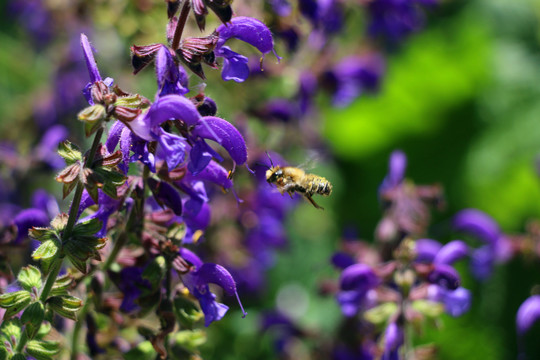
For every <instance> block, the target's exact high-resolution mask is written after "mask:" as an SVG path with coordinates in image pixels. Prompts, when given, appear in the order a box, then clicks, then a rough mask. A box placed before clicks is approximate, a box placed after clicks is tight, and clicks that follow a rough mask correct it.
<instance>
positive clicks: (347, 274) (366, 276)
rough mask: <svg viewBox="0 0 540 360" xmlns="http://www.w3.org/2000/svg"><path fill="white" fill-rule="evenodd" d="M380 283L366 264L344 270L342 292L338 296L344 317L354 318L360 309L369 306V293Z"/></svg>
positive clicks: (355, 265) (341, 281)
mask: <svg viewBox="0 0 540 360" xmlns="http://www.w3.org/2000/svg"><path fill="white" fill-rule="evenodd" d="M380 282H381V281H380V279H379V278H378V277H377V275H375V273H374V272H373V270H372V269H371V267H369V266H368V265H365V264H354V265H351V266H349V267H347V268H346V269H345V270H343V272H342V273H341V277H340V292H339V293H338V294H337V301H338V302H339V304H340V306H341V312H342V313H343V315H345V316H347V317H351V316H354V315H355V314H356V313H357V312H358V311H359V310H360V309H362V308H364V307H367V306H369V298H368V292H369V291H370V290H372V289H375V288H376V287H377V286H378V285H379V284H380Z"/></svg>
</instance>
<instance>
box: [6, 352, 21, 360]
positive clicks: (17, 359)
mask: <svg viewBox="0 0 540 360" xmlns="http://www.w3.org/2000/svg"><path fill="white" fill-rule="evenodd" d="M1 358H2V357H1V356H0V359H1ZM11 360H26V356H24V355H23V354H21V353H17V354H15V355H13V357H12V358H11Z"/></svg>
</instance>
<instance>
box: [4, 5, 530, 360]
mask: <svg viewBox="0 0 540 360" xmlns="http://www.w3.org/2000/svg"><path fill="white" fill-rule="evenodd" d="M235 4H239V5H237V6H236V7H235V9H237V10H236V12H237V13H238V14H239V15H250V16H255V17H256V16H257V14H261V9H262V5H261V4H258V2H253V3H248V2H242V1H237V2H235ZM0 6H1V9H2V10H1V12H0V44H1V46H0V114H1V116H0V139H1V141H2V146H4V147H7V146H8V145H6V144H9V146H10V147H14V149H15V151H17V152H19V153H21V154H24V153H28V152H30V151H31V149H32V147H33V146H34V145H35V144H36V143H38V142H39V139H40V137H41V135H42V134H43V132H44V131H45V130H46V129H47V128H48V127H50V126H52V125H54V124H57V123H61V124H64V125H66V126H68V127H69V128H70V129H71V133H70V138H71V139H73V140H74V141H77V142H79V143H82V142H83V141H84V139H83V133H82V127H81V126H80V125H81V124H80V123H78V122H77V120H76V113H77V112H78V110H80V108H81V107H82V106H83V105H84V99H83V97H82V95H81V92H80V90H81V89H82V88H83V87H84V85H85V84H86V82H87V73H86V68H85V64H84V60H83V58H82V54H81V52H80V49H79V43H78V41H79V40H78V39H79V34H80V32H86V33H87V34H88V36H89V37H90V39H91V40H92V42H93V45H94V46H95V48H96V49H97V50H98V53H97V55H96V58H97V61H98V63H99V66H100V70H101V72H102V74H103V75H105V76H112V77H114V78H115V81H116V82H117V83H119V84H121V86H122V88H124V89H126V90H133V89H137V91H138V92H140V93H142V94H143V95H145V96H147V97H148V98H150V99H152V98H153V96H154V92H155V90H156V85H155V80H154V74H153V72H152V70H151V69H147V70H145V71H143V72H142V73H141V74H139V75H137V76H136V77H135V76H133V75H132V74H131V70H130V57H129V46H131V45H132V44H148V43H153V42H161V41H163V38H164V36H163V32H164V27H165V16H164V12H165V10H164V3H163V2H162V1H151V0H133V1H128V0H114V1H105V0H98V1H77V2H73V1H68V0H42V1H39V0H18V1H6V0H3V1H2V2H0ZM359 6H360V5H359ZM347 17H348V18H349V19H350V20H351V21H349V22H348V23H347V24H348V25H347V28H346V31H345V33H344V35H343V36H342V38H338V39H337V41H338V42H341V43H342V44H343V45H344V46H346V45H347V44H350V43H351V42H353V43H354V41H355V39H356V38H357V37H359V38H361V37H362V34H363V33H364V29H365V19H364V18H363V13H362V12H361V11H358V12H350V13H347ZM539 19H540V2H539V1H537V0H536V1H535V0H520V1H515V0H468V1H461V0H447V1H443V2H442V3H440V4H439V6H437V7H435V8H433V9H431V10H430V11H429V13H428V15H427V19H426V25H425V28H424V29H423V30H422V31H420V32H418V33H415V34H413V35H412V36H410V38H408V39H407V41H406V42H405V43H403V44H402V45H400V46H395V47H392V48H389V49H387V52H386V74H385V75H384V78H383V79H382V85H381V88H380V91H379V92H378V93H376V94H366V95H363V96H361V97H360V98H359V99H358V100H356V101H355V102H353V103H352V104H351V105H349V106H347V107H345V108H339V109H337V108H335V107H333V106H332V104H331V101H330V99H329V98H328V97H327V96H326V95H320V96H318V97H317V99H316V101H317V104H318V107H319V112H318V114H317V116H316V117H313V118H312V119H311V118H310V119H304V120H303V121H307V122H309V121H312V124H311V125H310V127H309V128H310V129H311V130H312V131H315V132H317V133H318V132H320V134H321V136H322V145H319V146H317V153H318V160H317V161H316V163H315V167H314V168H313V170H312V171H313V172H314V173H316V174H319V175H322V176H325V177H326V178H327V179H329V180H330V181H331V182H332V183H333V184H334V193H333V195H332V196H331V197H330V198H327V199H321V200H320V204H321V205H323V206H324V207H325V211H318V210H316V209H314V208H313V207H312V206H311V205H310V204H308V203H307V202H300V203H299V205H298V207H297V208H296V210H295V211H293V212H292V213H291V214H290V215H289V216H288V218H287V224H286V225H287V231H288V235H289V244H288V246H287V247H285V248H284V249H282V250H281V251H280V252H279V256H277V258H276V263H275V266H274V267H273V268H272V269H271V270H269V272H268V279H269V281H268V283H267V286H266V288H265V289H264V290H263V291H262V292H261V293H260V294H257V295H256V296H250V295H248V296H245V295H242V294H241V296H242V297H243V299H244V302H245V305H246V306H247V310H248V313H249V315H248V317H247V318H245V319H242V318H241V315H240V312H239V311H237V310H235V309H237V307H236V305H234V303H231V304H230V305H231V311H230V313H229V314H228V315H227V316H226V317H225V318H224V319H223V320H222V321H220V322H218V323H214V324H212V326H211V327H210V328H209V329H208V331H209V334H208V341H207V344H206V345H205V346H204V347H203V353H202V357H203V358H205V359H224V360H228V359H231V360H232V359H275V358H279V356H280V355H279V354H278V353H276V350H275V346H274V340H275V336H274V334H272V332H266V333H261V331H260V322H261V319H262V317H263V315H264V314H265V313H266V312H268V311H272V310H275V309H276V308H277V309H279V310H280V311H281V312H283V313H285V314H287V315H288V316H290V317H291V318H292V319H294V320H295V321H296V322H297V323H298V324H300V325H301V326H302V327H303V328H304V329H309V336H307V337H306V338H305V339H304V340H298V341H295V342H294V343H292V344H290V345H289V346H290V347H289V349H288V351H289V353H290V354H293V355H294V358H295V359H311V358H317V355H316V354H314V352H315V353H316V351H314V350H316V349H317V346H318V345H320V341H321V339H331V338H332V337H334V336H337V334H336V329H337V327H338V325H339V323H340V321H342V317H341V314H340V311H339V308H338V305H337V303H336V302H335V300H334V299H333V298H332V297H325V296H321V295H320V294H319V288H320V283H321V281H323V280H327V279H336V278H337V277H338V276H339V274H338V272H337V271H335V270H334V269H333V268H332V267H331V266H330V263H329V259H330V257H331V255H332V254H333V252H334V251H336V249H338V247H339V242H340V239H341V237H342V235H343V233H344V232H345V231H346V230H347V231H348V230H350V229H354V231H355V232H356V233H357V234H358V236H359V237H360V238H362V239H365V240H368V241H369V240H370V239H372V238H373V233H374V229H375V226H376V224H377V221H378V220H379V219H380V216H381V211H380V206H379V202H378V198H377V189H378V186H379V184H380V182H381V181H382V179H383V178H384V176H385V173H386V171H387V160H388V156H389V154H390V153H391V152H392V151H393V150H394V149H402V150H403V151H404V152H405V153H406V154H407V156H408V160H409V166H408V169H407V177H408V178H410V179H413V180H414V181H415V182H416V183H417V184H432V183H440V184H441V185H443V186H444V189H445V196H446V200H447V206H446V208H445V209H444V210H443V211H440V212H435V213H434V220H433V224H432V226H431V229H430V234H429V235H430V236H431V237H433V238H437V239H438V240H441V241H448V240H452V239H453V234H452V233H451V231H449V229H450V226H449V221H450V219H451V217H452V216H453V215H454V214H455V213H456V212H458V211H459V210H461V209H463V208H470V207H474V208H478V209H481V210H482V211H485V212H486V213H488V214H490V215H491V216H492V217H493V218H494V219H496V220H497V221H498V223H499V224H500V226H501V227H502V229H503V230H504V231H505V232H507V233H520V232H523V231H524V229H525V226H526V224H527V222H528V221H530V220H532V219H537V218H539V217H540V178H539V174H538V170H539V167H538V160H539V159H540V157H539V155H540V22H539ZM190 20H191V19H190ZM190 26H191V28H190V29H188V31H191V32H192V33H193V34H197V32H196V31H195V29H194V24H193V23H190ZM208 28H212V25H210V26H208ZM277 46H278V52H279V54H280V55H281V56H283V60H282V66H290V67H291V69H292V70H289V71H294V70H295V69H296V70H298V69H299V64H298V62H296V63H293V59H292V57H289V56H288V55H289V54H288V53H287V51H286V50H285V48H284V47H283V46H282V45H280V44H279V43H278V45H277ZM336 56H337V54H336ZM266 64H268V66H269V67H270V68H271V69H275V68H277V67H279V66H280V65H277V64H275V60H274V59H270V58H268V59H267V60H266ZM276 73H278V74H279V71H277V72H276ZM286 75H287V74H279V76H276V78H268V79H266V85H260V84H261V83H257V80H256V79H248V81H247V82H246V83H245V84H236V83H224V82H223V81H221V79H220V78H219V72H211V71H208V72H207V76H208V80H207V83H208V84H209V85H208V87H207V89H206V93H207V95H209V96H211V97H213V98H214V99H215V100H216V102H217V103H218V105H219V114H220V116H222V117H223V118H226V119H236V118H239V117H243V119H244V120H245V123H246V124H247V125H246V126H247V127H248V128H249V129H250V131H252V132H253V133H255V134H256V135H257V139H258V140H259V145H260V146H261V147H263V148H267V149H269V150H275V151H277V152H279V153H281V154H282V155H283V156H284V157H285V158H287V159H288V160H289V162H290V163H292V164H299V163H301V162H303V161H304V160H305V158H306V157H309V156H310V154H309V151H306V150H305V149H306V148H308V147H309V143H306V142H305V140H302V139H303V137H302V136H303V135H305V134H304V133H303V131H305V128H303V127H291V126H289V125H290V124H283V123H276V122H269V123H265V122H264V121H262V122H261V120H260V119H257V118H256V117H254V116H253V115H249V114H248V115H242V114H243V113H242V111H243V110H245V109H246V108H249V107H250V105H252V104H251V103H250V102H252V101H253V102H257V101H264V99H271V98H272V97H273V96H278V95H279V96H287V95H290V96H292V95H293V94H294V91H295V90H296V87H297V86H298V84H297V83H295V80H294V79H296V78H295V76H286ZM198 83H201V81H200V80H198V79H196V78H195V77H194V76H192V77H191V85H192V86H193V85H195V86H194V87H196V86H197V85H196V84H198ZM253 89H256V92H257V94H258V95H257V96H258V98H254V95H253V94H252V92H253V91H254V90H253ZM261 99H262V100H261ZM291 131H296V132H298V134H296V135H295V136H287V133H288V132H291ZM8 166H10V164H1V168H0V169H1V170H2V171H3V172H4V173H6V172H7V170H6V169H7V167H8ZM21 171H22V170H21ZM51 174H52V173H51ZM6 181H7V182H9V181H10V180H9V178H8V179H7V180H6ZM14 186H17V187H18V189H23V191H19V193H21V194H22V195H21V196H20V198H19V199H18V200H19V201H20V202H21V204H22V205H23V206H24V205H27V204H28V201H29V197H30V195H31V193H32V192H33V190H34V189H36V188H38V187H45V188H47V189H48V190H50V191H51V192H53V193H55V194H56V195H58V197H59V198H60V195H61V194H60V187H59V186H57V185H56V184H55V183H54V181H53V180H52V177H51V176H48V177H47V176H43V177H39V178H33V179H32V181H26V182H23V183H17V184H13V183H12V184H8V185H6V186H5V187H6V188H7V189H12V188H13V187H14ZM25 194H26V195H25ZM3 196H8V197H9V194H6V193H3ZM276 196H279V194H276ZM67 203H68V202H67V201H66V202H64V207H65V206H66V205H67ZM459 269H460V271H461V274H462V275H463V277H464V286H465V287H467V288H469V289H472V290H473V294H474V295H473V305H472V309H471V311H470V312H469V313H467V314H466V315H464V316H462V317H461V318H450V317H445V318H444V319H443V321H441V322H440V323H438V324H437V326H436V327H427V328H426V329H425V331H424V334H423V336H422V337H421V338H418V339H415V342H418V343H436V344H438V345H439V346H440V347H439V353H438V358H440V359H512V358H516V357H517V356H518V341H523V344H522V346H523V348H524V349H526V352H527V353H528V355H529V358H530V359H539V358H540V345H539V343H538V341H537V339H538V338H539V336H540V326H539V325H536V326H535V327H533V329H532V331H531V332H530V333H528V334H527V336H526V337H525V339H522V340H518V338H517V336H516V331H515V313H516V311H517V309H518V307H519V305H520V304H521V302H522V301H523V300H524V299H525V298H527V297H528V296H529V295H530V293H531V289H533V288H534V286H535V285H536V286H538V284H540V271H539V263H538V260H535V259H530V260H529V261H524V260H523V259H517V260H513V261H511V262H510V263H508V264H506V265H504V266H500V267H498V268H497V270H496V272H495V274H494V276H493V277H492V278H490V279H489V280H488V281H486V282H485V283H478V282H476V281H474V280H473V279H472V278H470V276H469V275H468V269H467V266H466V265H464V264H463V266H461V267H459Z"/></svg>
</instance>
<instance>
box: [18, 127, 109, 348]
mask: <svg viewBox="0 0 540 360" xmlns="http://www.w3.org/2000/svg"><path fill="white" fill-rule="evenodd" d="M103 131H104V128H103V127H101V128H100V129H99V130H98V131H97V132H96V135H95V136H94V142H93V143H92V147H91V148H90V151H89V152H88V157H87V158H86V160H85V162H84V167H87V166H88V165H90V164H91V163H92V162H93V161H94V157H95V155H96V151H97V148H98V146H99V142H100V141H101V136H102V135H103ZM83 191H84V185H83V184H82V183H79V184H77V188H76V189H75V195H73V201H72V202H71V207H70V209H69V215H68V221H67V224H66V227H65V228H64V231H63V233H62V243H64V242H65V241H66V240H67V239H69V237H70V236H71V231H72V230H73V227H74V226H75V222H76V221H77V216H78V213H79V207H80V205H81V199H82V194H83ZM63 260H64V257H63V256H59V257H57V258H55V259H54V260H53V263H52V264H51V267H50V271H49V275H48V276H47V281H46V282H45V285H44V286H43V289H42V290H41V294H40V296H39V301H41V302H42V303H43V304H45V303H46V301H47V299H48V298H49V294H50V292H51V290H52V288H53V286H54V282H55V281H56V278H57V277H58V274H59V273H60V269H62V262H63ZM28 340H31V339H28V336H26V331H23V332H22V335H21V338H20V341H19V343H18V344H17V352H22V351H23V349H24V347H25V345H26V343H27V342H28Z"/></svg>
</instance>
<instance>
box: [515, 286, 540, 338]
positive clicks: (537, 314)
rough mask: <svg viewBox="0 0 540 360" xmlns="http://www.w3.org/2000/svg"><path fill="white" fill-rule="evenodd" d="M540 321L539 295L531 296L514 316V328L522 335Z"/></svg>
mask: <svg viewBox="0 0 540 360" xmlns="http://www.w3.org/2000/svg"><path fill="white" fill-rule="evenodd" d="M538 319H540V295H533V296H531V297H530V298H528V299H527V300H525V301H524V302H523V304H521V306H520V307H519V309H518V312H517V314H516V327H517V330H518V333H519V334H520V335H524V334H525V333H526V332H527V331H528V330H529V329H530V328H531V326H533V324H534V323H535V322H536V321H537V320H538Z"/></svg>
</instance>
